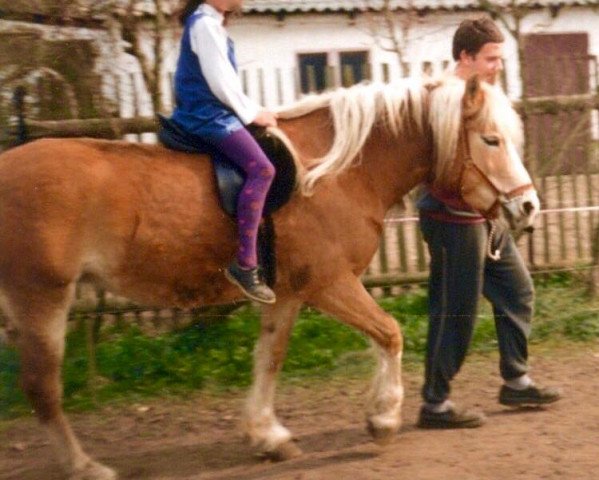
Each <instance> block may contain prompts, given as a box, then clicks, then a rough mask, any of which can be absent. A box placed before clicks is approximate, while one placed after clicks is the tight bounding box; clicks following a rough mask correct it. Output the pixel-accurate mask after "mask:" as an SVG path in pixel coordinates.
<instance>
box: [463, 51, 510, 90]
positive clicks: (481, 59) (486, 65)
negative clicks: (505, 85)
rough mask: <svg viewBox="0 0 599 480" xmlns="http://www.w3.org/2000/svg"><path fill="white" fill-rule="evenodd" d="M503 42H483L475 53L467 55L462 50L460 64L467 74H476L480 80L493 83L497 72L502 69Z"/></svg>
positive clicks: (497, 74)
mask: <svg viewBox="0 0 599 480" xmlns="http://www.w3.org/2000/svg"><path fill="white" fill-rule="evenodd" d="M502 59H503V43H493V42H489V43H485V44H484V45H483V48H481V49H480V51H479V52H478V53H477V54H476V55H468V54H467V53H466V52H465V51H462V53H461V55H460V64H461V65H463V67H464V68H465V69H466V70H467V71H468V73H469V76H472V75H478V76H479V77H480V78H481V80H484V81H485V82H487V83H491V84H494V83H495V82H496V81H497V77H498V76H499V72H500V71H501V70H503V60H502Z"/></svg>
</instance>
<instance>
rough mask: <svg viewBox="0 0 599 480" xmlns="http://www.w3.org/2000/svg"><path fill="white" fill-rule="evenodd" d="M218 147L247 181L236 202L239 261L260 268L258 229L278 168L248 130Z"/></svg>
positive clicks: (241, 130)
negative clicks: (240, 170) (257, 253)
mask: <svg viewBox="0 0 599 480" xmlns="http://www.w3.org/2000/svg"><path fill="white" fill-rule="evenodd" d="M216 147H217V148H218V150H219V151H220V152H221V153H223V154H224V155H225V156H226V157H227V159H229V160H230V161H232V162H233V163H234V164H235V165H237V166H238V167H240V168H241V169H242V170H243V171H244V172H245V173H246V180H245V183H244V184H243V189H242V190H241V194H240V195H239V200H238V202H237V228H238V230H239V250H238V253H237V261H238V263H239V265H240V266H241V267H242V268H254V267H256V266H257V265H258V258H257V255H256V242H257V237H258V226H259V224H260V220H261V219H262V209H263V208H264V201H265V200H266V194H267V193H268V189H269V188H270V185H271V183H272V180H273V178H274V176H275V168H274V167H273V165H272V163H270V160H269V159H268V157H267V156H266V155H265V154H264V152H263V151H262V149H261V148H260V145H258V143H257V142H256V140H254V137H252V135H251V134H250V133H249V132H248V131H247V130H246V129H245V128H241V129H239V130H236V131H234V132H233V133H232V134H230V135H229V136H227V137H225V138H224V139H222V140H221V141H220V142H219V143H217V144H216Z"/></svg>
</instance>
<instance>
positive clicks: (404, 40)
mask: <svg viewBox="0 0 599 480" xmlns="http://www.w3.org/2000/svg"><path fill="white" fill-rule="evenodd" d="M393 3H394V2H393V0H382V4H381V2H380V1H377V0H367V6H368V7H370V10H371V11H370V12H368V13H367V19H368V25H369V28H370V33H371V35H372V37H373V38H374V39H375V42H376V43H377V46H378V47H379V48H381V49H382V50H385V51H388V52H394V53H395V54H396V55H397V60H398V62H399V65H400V68H401V70H402V75H403V76H407V75H408V74H409V72H408V68H407V62H406V50H407V47H408V42H409V36H410V31H411V29H412V27H413V26H414V24H415V23H416V22H417V21H418V16H417V12H416V9H415V7H414V2H413V0H407V1H405V2H403V3H402V8H401V10H398V9H395V8H393ZM395 3H396V2H395ZM379 5H380V6H379ZM373 12H377V13H373ZM378 12H380V13H378Z"/></svg>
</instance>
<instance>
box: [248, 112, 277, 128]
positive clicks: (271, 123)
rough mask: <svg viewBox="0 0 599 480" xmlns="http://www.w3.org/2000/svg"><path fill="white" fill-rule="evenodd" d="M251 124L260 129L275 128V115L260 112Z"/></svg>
mask: <svg viewBox="0 0 599 480" xmlns="http://www.w3.org/2000/svg"><path fill="white" fill-rule="evenodd" d="M252 123H255V124H256V125H258V126H260V127H276V126H277V114H276V113H274V112H271V111H269V110H260V111H259V112H258V115H257V116H256V118H255V119H254V121H253V122H252Z"/></svg>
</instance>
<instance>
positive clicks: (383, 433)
mask: <svg viewBox="0 0 599 480" xmlns="http://www.w3.org/2000/svg"><path fill="white" fill-rule="evenodd" d="M366 429H367V430H368V433H369V434H370V436H371V437H372V440H373V442H374V443H376V444H377V445H381V446H385V445H389V444H390V443H391V442H393V440H395V435H396V434H397V428H392V427H375V426H374V424H373V423H372V422H371V421H368V422H367V427H366Z"/></svg>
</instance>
